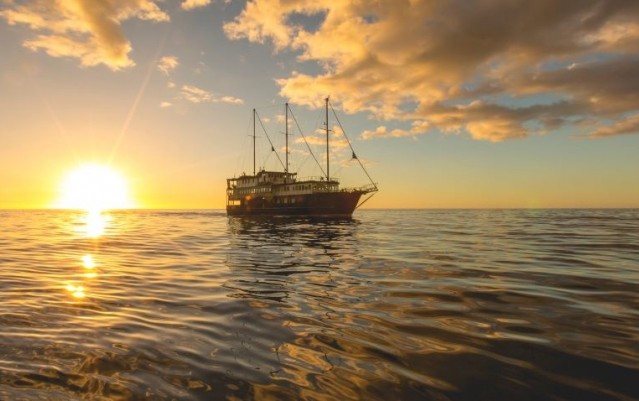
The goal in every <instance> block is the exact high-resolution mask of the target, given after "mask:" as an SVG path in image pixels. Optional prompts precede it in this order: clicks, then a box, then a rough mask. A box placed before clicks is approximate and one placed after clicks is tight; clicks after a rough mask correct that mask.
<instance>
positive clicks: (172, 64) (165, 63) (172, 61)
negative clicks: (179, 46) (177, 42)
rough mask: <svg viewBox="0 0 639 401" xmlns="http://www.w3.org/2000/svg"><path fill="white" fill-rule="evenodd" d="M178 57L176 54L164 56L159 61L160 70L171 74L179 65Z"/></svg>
mask: <svg viewBox="0 0 639 401" xmlns="http://www.w3.org/2000/svg"><path fill="white" fill-rule="evenodd" d="M179 64H180V63H179V61H178V58H177V57H176V56H164V57H162V58H161V59H160V61H158V71H161V72H163V73H164V74H165V75H169V73H170V72H171V71H173V70H174V69H176V68H177V66H178V65H179Z"/></svg>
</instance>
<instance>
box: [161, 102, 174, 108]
mask: <svg viewBox="0 0 639 401" xmlns="http://www.w3.org/2000/svg"><path fill="white" fill-rule="evenodd" d="M171 106H173V103H171V102H161V103H160V107H161V108H163V109H166V108H168V107H171Z"/></svg>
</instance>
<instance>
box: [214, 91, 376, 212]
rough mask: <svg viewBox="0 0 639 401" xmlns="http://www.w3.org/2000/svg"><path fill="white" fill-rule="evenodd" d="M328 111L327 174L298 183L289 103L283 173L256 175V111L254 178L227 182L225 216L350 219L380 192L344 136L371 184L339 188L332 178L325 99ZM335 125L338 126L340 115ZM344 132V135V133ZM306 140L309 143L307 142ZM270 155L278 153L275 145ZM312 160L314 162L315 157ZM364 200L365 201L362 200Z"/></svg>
mask: <svg viewBox="0 0 639 401" xmlns="http://www.w3.org/2000/svg"><path fill="white" fill-rule="evenodd" d="M325 109H326V119H325V133H326V171H324V170H323V168H321V167H320V169H321V170H322V173H323V175H322V176H321V177H313V178H304V179H299V178H298V177H297V173H296V172H291V171H289V161H288V155H289V149H288V137H289V133H288V126H289V124H288V118H289V117H288V116H289V111H290V109H289V106H288V103H286V132H285V135H286V164H283V163H282V164H283V171H267V170H264V169H262V170H260V171H257V172H256V169H255V138H256V135H255V120H256V111H255V109H253V135H252V137H253V174H252V175H249V174H245V173H243V174H242V175H240V176H239V177H234V178H228V179H227V180H226V181H227V187H226V212H227V214H228V215H229V216H260V215H271V216H275V215H284V216H325V217H351V216H352V214H353V212H354V211H355V209H357V208H358V207H360V206H361V205H363V204H364V203H365V202H366V201H368V200H369V199H370V198H371V197H372V196H373V195H374V194H375V192H377V191H378V188H377V184H376V183H374V182H373V180H372V179H371V178H370V175H369V174H368V172H367V171H366V169H365V168H364V165H363V164H362V162H361V161H360V160H359V159H358V158H357V156H356V155H355V151H354V150H353V147H352V145H351V143H350V141H349V140H348V137H346V135H344V137H345V138H346V141H347V142H348V145H349V146H350V148H351V151H352V153H353V159H355V160H357V162H358V163H359V165H360V167H361V168H362V170H363V171H364V173H365V174H366V176H367V177H368V179H369V180H370V184H368V185H364V186H361V187H357V188H340V183H339V180H338V179H337V178H336V177H332V176H331V175H330V153H329V150H330V149H329V148H330V144H329V141H330V130H329V121H328V115H329V113H328V111H329V99H328V98H326V99H325ZM331 109H332V107H331ZM333 112H334V110H333ZM336 121H337V122H338V123H339V119H337V115H336ZM340 125H341V124H340ZM342 132H344V130H343V129H342ZM300 133H301V130H300ZM267 135H268V134H267ZM304 140H305V141H306V139H305V138H304ZM269 142H270V138H269ZM307 146H308V142H307ZM308 150H309V151H311V149H310V146H309V147H308ZM271 151H273V152H275V148H274V146H273V144H272V142H271ZM313 157H314V158H315V156H313ZM278 159H279V156H278ZM316 160H317V159H316ZM280 162H281V159H280ZM365 195H368V196H365ZM363 196H364V198H363V199H362V197H363Z"/></svg>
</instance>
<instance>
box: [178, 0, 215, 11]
mask: <svg viewBox="0 0 639 401" xmlns="http://www.w3.org/2000/svg"><path fill="white" fill-rule="evenodd" d="M211 2H212V0H184V1H183V2H182V4H180V7H182V9H183V10H193V9H194V8H199V7H206V6H208V5H209V4H211Z"/></svg>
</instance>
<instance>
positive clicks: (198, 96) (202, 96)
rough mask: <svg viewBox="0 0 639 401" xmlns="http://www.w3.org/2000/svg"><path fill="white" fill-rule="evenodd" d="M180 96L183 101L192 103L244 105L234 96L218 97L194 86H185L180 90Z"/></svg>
mask: <svg viewBox="0 0 639 401" xmlns="http://www.w3.org/2000/svg"><path fill="white" fill-rule="evenodd" d="M180 94H181V96H182V98H183V99H186V100H187V101H189V102H191V103H230V104H244V101H243V100H242V99H240V98H236V97H233V96H218V95H216V94H214V93H212V92H209V91H206V90H204V89H201V88H198V87H196V86H193V85H183V86H182V89H181V90H180Z"/></svg>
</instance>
